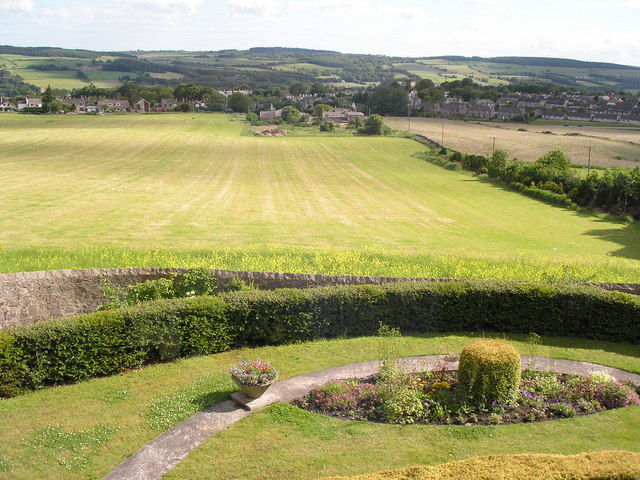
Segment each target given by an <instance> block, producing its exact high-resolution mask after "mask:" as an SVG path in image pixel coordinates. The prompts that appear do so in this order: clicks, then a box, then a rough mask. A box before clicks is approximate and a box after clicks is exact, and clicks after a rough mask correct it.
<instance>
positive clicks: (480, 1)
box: [458, 0, 506, 5]
mask: <svg viewBox="0 0 640 480" xmlns="http://www.w3.org/2000/svg"><path fill="white" fill-rule="evenodd" d="M458 2H459V3H472V4H476V5H491V4H495V3H504V2H506V0H458Z"/></svg>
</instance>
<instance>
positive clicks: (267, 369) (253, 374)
mask: <svg viewBox="0 0 640 480" xmlns="http://www.w3.org/2000/svg"><path fill="white" fill-rule="evenodd" d="M229 372H230V373H231V378H232V379H233V380H234V381H235V382H236V383H238V384H239V385H247V386H260V385H269V384H271V383H273V382H275V381H276V380H277V379H278V371H277V370H276V368H275V367H274V366H273V365H271V364H270V363H269V362H263V361H262V359H260V358H256V359H255V360H254V361H253V362H248V361H246V360H243V361H241V362H238V364H237V365H235V366H234V367H232V368H231V369H230V370H229Z"/></svg>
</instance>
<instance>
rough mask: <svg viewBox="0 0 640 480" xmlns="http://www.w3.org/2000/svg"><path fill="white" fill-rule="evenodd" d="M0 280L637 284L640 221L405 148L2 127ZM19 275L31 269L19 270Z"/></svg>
mask: <svg viewBox="0 0 640 480" xmlns="http://www.w3.org/2000/svg"><path fill="white" fill-rule="evenodd" d="M0 129H1V130H2V131H3V132H4V135H3V136H2V137H1V138H0V151H2V152H3V155H2V157H1V159H0V171H1V172H2V189H1V190H0V204H2V205H3V215H2V217H0V271H3V272H8V271H22V270H41V269H49V268H89V267H95V266H102V267H120V266H122V267H124V266H144V265H156V264H158V263H160V264H164V266H192V265H194V264H198V265H203V266H210V267H212V268H230V267H234V268H246V269H251V270H262V269H264V270H276V271H298V272H299V271H305V272H308V273H347V274H348V273H352V274H355V273H358V274H378V275H394V276H457V277H476V278H477V277H487V278H518V279H532V280H540V279H567V278H565V277H568V278H574V279H579V280H582V281H584V280H589V279H593V280H598V281H634V280H637V278H640V225H638V224H637V223H635V224H631V225H627V224H621V223H611V222H608V221H605V220H603V219H601V218H598V217H595V216H588V215H580V214H578V213H575V212H572V211H567V210H563V209H560V208H556V207H551V206H548V205H545V204H543V203H541V202H538V201H535V200H533V199H529V198H526V197H523V196H521V195H519V194H516V193H513V192H508V191H505V190H503V189H501V188H498V187H495V186H492V185H491V184H488V183H486V182H483V181H481V180H479V179H477V178H474V177H472V176H469V175H466V174H461V173H456V172H450V171H447V170H444V169H442V168H439V167H436V166H434V165H432V164H430V163H428V162H425V161H423V160H420V159H418V158H415V157H414V156H413V155H414V154H416V153H418V152H420V151H423V150H424V148H425V147H424V146H422V145H421V144H419V143H417V142H414V141H411V140H406V139H401V138H370V137H330V136H328V137H322V136H312V137H304V136H289V137H280V138H255V137H253V136H251V135H248V134H243V132H245V129H246V124H245V123H244V122H243V121H242V117H233V116H227V115H223V114H219V115H218V114H199V115H198V114H196V115H191V114H189V115H184V114H164V115H112V116H26V115H24V116H23V115H15V114H4V115H0ZM26 265H28V266H26Z"/></svg>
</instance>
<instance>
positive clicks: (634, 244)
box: [585, 222, 640, 260]
mask: <svg viewBox="0 0 640 480" xmlns="http://www.w3.org/2000/svg"><path fill="white" fill-rule="evenodd" d="M585 235H589V236H592V237H597V238H600V239H602V240H606V241H607V242H612V243H617V244H618V245H621V246H622V248H620V249H619V250H615V251H613V252H610V253H611V255H616V256H619V257H625V258H630V259H633V260H640V224H639V223H638V222H634V223H630V224H628V225H627V226H626V227H624V228H621V229H613V228H610V229H607V228H603V229H598V230H589V231H588V232H585Z"/></svg>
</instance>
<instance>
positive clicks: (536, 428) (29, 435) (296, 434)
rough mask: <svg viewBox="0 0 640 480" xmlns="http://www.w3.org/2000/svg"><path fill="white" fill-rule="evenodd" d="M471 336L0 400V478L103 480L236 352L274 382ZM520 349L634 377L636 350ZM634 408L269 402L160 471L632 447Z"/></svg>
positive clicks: (597, 345)
mask: <svg viewBox="0 0 640 480" xmlns="http://www.w3.org/2000/svg"><path fill="white" fill-rule="evenodd" d="M479 334H480V333H479V332H476V334H475V335H472V334H440V335H424V336H404V337H400V338H395V339H387V340H385V341H388V342H389V343H387V344H385V345H382V344H381V343H380V342H381V339H380V338H379V337H364V338H354V339H341V340H331V341H316V342H310V343H302V344H295V345H286V346H279V347H262V348H258V349H246V350H236V351H230V352H225V353H220V354H217V355H211V356H203V357H193V358H188V359H183V360H180V361H177V362H173V363H169V364H160V365H154V366H150V367H147V368H143V369H140V370H137V371H133V372H129V373H127V374H123V375H116V376H112V377H107V378H99V379H93V380H89V381H86V382H81V383H78V384H76V385H69V386H62V387H58V388H49V389H45V390H42V391H38V392H33V393H29V394H26V395H23V396H20V397H16V398H12V399H2V400H0V422H2V426H3V428H2V429H0V445H1V447H0V479H12V480H17V479H25V480H27V479H29V480H31V479H33V478H47V479H52V480H55V479H61V480H62V479H64V480H75V479H86V478H102V477H103V476H104V475H106V474H107V473H108V472H109V471H111V470H112V469H113V468H115V467H116V466H117V465H118V464H119V463H120V462H122V461H124V460H125V459H126V458H128V457H129V456H130V455H132V454H133V453H134V452H135V451H136V450H137V449H139V448H140V447H142V446H143V445H144V444H146V443H148V442H149V441H151V440H152V439H153V438H155V437H156V436H157V435H158V434H159V433H161V432H162V431H164V430H166V429H169V428H171V427H172V426H173V425H175V424H176V423H177V422H179V421H181V420H182V419H184V418H187V417H189V416H190V415H192V414H194V413H196V412H198V411H200V410H202V409H203V408H205V407H206V406H207V405H209V404H214V403H218V402H220V401H222V400H225V399H226V398H228V395H229V393H231V392H233V391H235V390H236V389H237V388H236V387H235V386H234V385H233V383H232V382H231V379H230V376H229V373H228V370H229V368H230V367H231V366H232V365H233V364H234V363H236V362H237V361H239V360H241V359H247V358H249V359H254V358H256V357H258V356H259V357H262V358H264V359H268V360H270V361H272V362H273V364H274V365H276V366H277V368H278V370H279V372H280V378H282V379H284V378H289V377H292V376H295V375H301V374H304V373H308V372H312V371H315V370H320V369H324V368H330V367H335V366H341V365H348V364H350V363H357V362H362V361H368V360H374V359H379V358H380V356H381V354H382V352H389V351H393V352H395V353H396V354H397V355H398V356H413V355H429V354H445V353H458V352H460V350H461V349H462V348H463V347H464V346H465V345H467V344H468V343H469V342H470V341H472V340H473V339H475V338H477V337H478V335H479ZM510 338H511V341H512V342H513V343H514V345H515V346H516V348H517V349H518V350H519V351H520V353H521V354H523V355H540V356H553V357H556V358H566V359H570V360H582V361H590V362H594V363H599V364H603V365H610V366H614V367H617V368H622V369H625V370H629V371H632V372H636V373H640V364H639V362H638V358H639V357H640V351H639V347H638V346H637V345H629V344H612V343H607V342H595V341H590V340H578V339H560V338H545V337H543V338H542V343H541V344H539V345H534V344H531V343H529V342H528V341H527V336H520V335H513V336H511V337H510ZM639 428H640V407H631V408H626V409H622V410H614V411H609V412H603V413H600V414H597V415H591V416H586V417H578V418H573V419H567V420H558V421H553V422H543V423H536V424H519V425H499V426H495V427H482V426H478V427H466V426H400V425H380V424H372V423H360V422H343V421H340V420H336V419H330V418H328V417H323V416H321V415H314V414H309V413H306V412H303V411H301V410H298V409H296V408H293V407H290V406H288V405H286V404H278V405H275V406H274V407H271V408H269V409H267V410H264V411H261V412H258V413H255V414H253V415H252V416H251V417H249V418H248V419H245V420H243V421H241V422H239V423H237V424H235V425H232V426H231V427H230V428H227V429H225V430H224V431H223V432H220V433H219V434H216V435H214V436H213V437H212V438H211V439H209V440H208V441H207V442H206V443H204V444H203V445H201V446H200V447H199V448H198V449H197V450H195V451H194V452H192V453H191V454H190V455H189V456H188V457H187V458H186V459H185V460H184V461H183V462H182V463H181V464H179V465H178V466H177V467H176V468H175V470H173V471H172V472H170V473H169V474H168V476H167V478H172V479H178V478H185V479H187V478H188V479H195V478H207V479H227V480H230V479H239V478H242V479H253V478H255V479H282V478H291V479H308V478H317V477H319V476H324V475H353V474H359V473H366V472H373V471H377V470H382V469H389V468H399V467H405V466H410V465H415V464H431V465H433V464H439V463H443V462H447V461H449V460H457V459H463V458H468V457H471V456H474V455H488V454H492V453H522V452H531V453H544V452H547V453H549V452H552V453H563V454H573V453H578V452H584V451H592V450H603V449H621V450H632V451H640V444H638V441H637V431H638V429H639Z"/></svg>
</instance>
